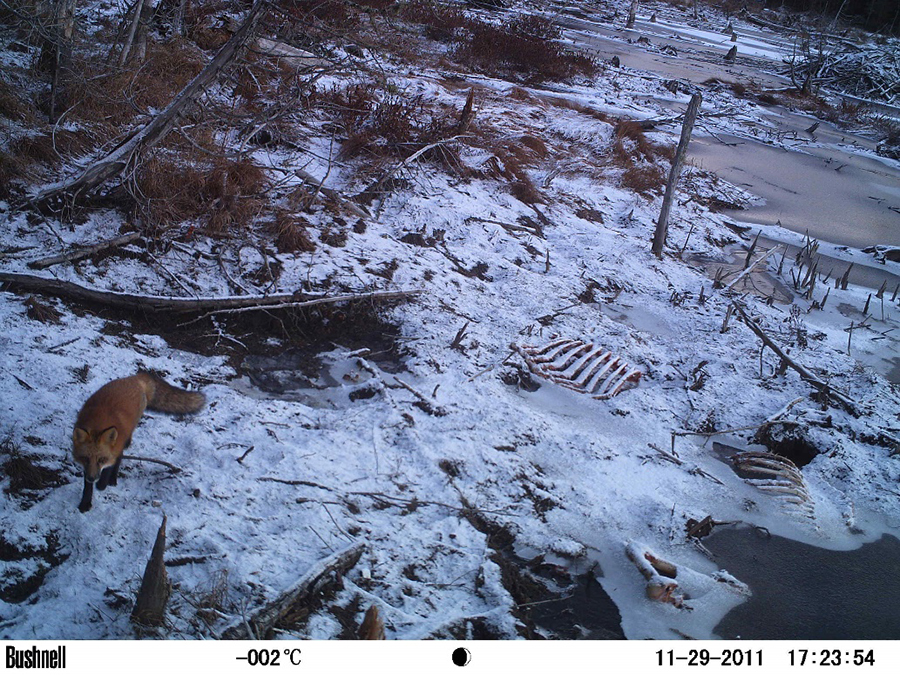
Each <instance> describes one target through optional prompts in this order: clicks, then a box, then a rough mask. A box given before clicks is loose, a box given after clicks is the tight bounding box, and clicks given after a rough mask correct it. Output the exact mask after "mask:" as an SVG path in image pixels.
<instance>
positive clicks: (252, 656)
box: [235, 648, 300, 666]
mask: <svg viewBox="0 0 900 675" xmlns="http://www.w3.org/2000/svg"><path fill="white" fill-rule="evenodd" d="M235 660H236V661H246V662H247V665H249V666H281V665H285V666H299V665H300V650H299V649H296V648H294V649H248V650H247V653H246V654H245V655H244V656H236V657H235Z"/></svg>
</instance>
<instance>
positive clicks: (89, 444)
mask: <svg viewBox="0 0 900 675" xmlns="http://www.w3.org/2000/svg"><path fill="white" fill-rule="evenodd" d="M96 436H97V437H96V438H95V437H94V435H92V434H90V433H88V432H87V431H85V430H84V429H80V428H76V429H75V432H74V434H73V436H72V441H73V454H74V457H75V461H76V462H78V463H79V464H80V465H81V467H82V469H83V470H84V479H85V480H86V481H87V482H88V483H96V482H97V481H98V480H100V474H101V473H102V472H103V469H105V468H107V467H110V466H113V465H114V464H115V462H116V460H115V458H114V457H113V455H114V453H113V451H112V448H111V447H110V446H111V445H112V444H113V443H114V442H115V440H116V437H117V436H118V432H117V431H116V428H115V427H110V428H109V429H104V430H103V431H102V432H100V433H99V434H97V435H96Z"/></svg>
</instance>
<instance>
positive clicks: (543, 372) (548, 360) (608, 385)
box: [512, 338, 642, 399]
mask: <svg viewBox="0 0 900 675" xmlns="http://www.w3.org/2000/svg"><path fill="white" fill-rule="evenodd" d="M512 347H513V349H515V350H516V351H517V352H518V353H519V354H521V356H522V358H523V359H525V363H527V364H528V368H529V370H531V372H532V373H534V374H535V375H539V376H540V377H543V378H545V379H547V380H550V381H551V382H555V383H556V384H558V385H560V386H563V387H566V388H567V389H572V390H573V391H579V392H581V393H583V394H590V395H591V396H593V397H594V398H596V399H607V398H610V397H612V396H615V395H616V394H619V393H621V392H622V391H625V390H626V389H631V388H632V387H636V386H637V383H638V381H639V380H640V379H641V375H642V373H641V371H640V370H638V369H637V368H632V367H631V366H629V365H628V363H627V362H626V361H625V360H624V359H622V358H620V357H618V356H615V355H614V354H613V353H612V352H610V351H609V350H607V349H604V348H603V347H597V346H595V345H593V344H591V343H590V342H582V341H581V340H570V339H568V338H559V339H556V340H553V341H552V342H550V343H549V344H547V345H545V346H543V347H535V346H531V345H517V344H513V345H512Z"/></svg>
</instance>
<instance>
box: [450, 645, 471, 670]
mask: <svg viewBox="0 0 900 675" xmlns="http://www.w3.org/2000/svg"><path fill="white" fill-rule="evenodd" d="M471 660H472V652H470V651H469V650H468V649H466V648H465V647H457V648H456V649H454V650H453V663H455V664H456V665H457V666H467V665H469V661H471Z"/></svg>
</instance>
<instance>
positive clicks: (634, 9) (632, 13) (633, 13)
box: [625, 0, 638, 28]
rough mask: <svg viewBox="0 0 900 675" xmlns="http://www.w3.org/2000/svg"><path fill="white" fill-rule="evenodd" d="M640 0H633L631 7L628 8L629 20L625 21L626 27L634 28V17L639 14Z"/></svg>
mask: <svg viewBox="0 0 900 675" xmlns="http://www.w3.org/2000/svg"><path fill="white" fill-rule="evenodd" d="M637 8H638V0H631V7H629V8H628V21H626V22H625V28H634V19H635V16H636V15H637Z"/></svg>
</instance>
